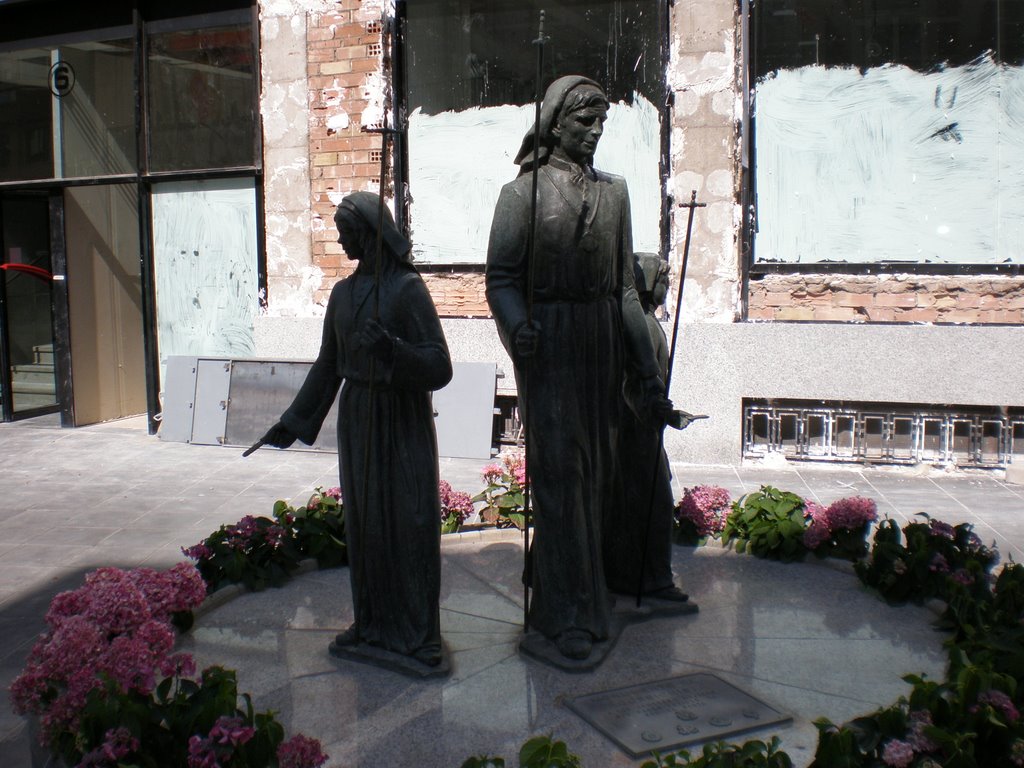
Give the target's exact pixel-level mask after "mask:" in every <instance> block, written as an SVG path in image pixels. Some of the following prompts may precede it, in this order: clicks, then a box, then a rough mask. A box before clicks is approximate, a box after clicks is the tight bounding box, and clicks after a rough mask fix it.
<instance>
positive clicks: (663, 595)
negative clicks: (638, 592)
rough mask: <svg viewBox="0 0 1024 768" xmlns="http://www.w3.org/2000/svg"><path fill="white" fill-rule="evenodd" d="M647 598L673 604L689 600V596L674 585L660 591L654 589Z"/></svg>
mask: <svg viewBox="0 0 1024 768" xmlns="http://www.w3.org/2000/svg"><path fill="white" fill-rule="evenodd" d="M649 596H650V597H653V598H655V599H657V600H669V601H671V602H673V603H685V602H687V601H688V600H689V599H690V596H689V595H688V594H686V593H685V592H683V590H681V589H680V588H679V587H677V586H676V585H675V584H673V585H672V586H669V587H664V588H662V589H656V590H654V591H653V592H651V593H649Z"/></svg>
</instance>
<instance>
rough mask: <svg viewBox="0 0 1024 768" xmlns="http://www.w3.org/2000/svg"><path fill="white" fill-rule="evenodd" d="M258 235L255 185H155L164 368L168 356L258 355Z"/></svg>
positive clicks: (240, 181)
mask: <svg viewBox="0 0 1024 768" xmlns="http://www.w3.org/2000/svg"><path fill="white" fill-rule="evenodd" d="M256 234H257V233H256V188H255V184H254V182H253V180H252V179H222V180H206V181H185V182H169V183H166V184H160V185H158V186H156V187H154V189H153V257H154V264H155V267H154V270H155V273H156V308H157V311H156V315H157V343H158V345H159V349H160V359H161V370H162V369H163V361H165V360H166V359H167V357H168V356H169V355H209V356H214V357H251V356H252V355H253V354H254V353H255V351H256V346H255V342H254V340H253V320H254V318H255V317H256V314H257V311H258V308H259V307H258V303H259V302H258V295H259V285H258V275H257V252H256ZM161 379H162V377H161Z"/></svg>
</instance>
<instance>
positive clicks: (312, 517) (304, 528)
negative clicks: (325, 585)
mask: <svg viewBox="0 0 1024 768" xmlns="http://www.w3.org/2000/svg"><path fill="white" fill-rule="evenodd" d="M274 519H275V520H276V521H277V522H278V523H279V524H280V525H282V526H283V527H284V528H285V530H287V531H289V532H290V533H291V538H292V539H293V540H294V542H295V545H296V548H297V549H298V552H299V555H300V556H301V557H311V558H313V559H315V560H316V564H317V566H318V567H320V568H336V567H338V566H342V565H345V564H346V563H347V562H348V552H347V549H346V545H345V510H344V507H343V506H342V503H341V489H340V488H328V489H327V490H326V491H325V490H324V489H322V488H319V487H318V488H316V490H315V491H314V492H313V495H312V496H310V497H309V501H307V502H306V504H305V506H302V507H299V508H298V509H293V508H292V507H290V506H288V504H287V503H286V502H284V501H277V502H275V503H274Z"/></svg>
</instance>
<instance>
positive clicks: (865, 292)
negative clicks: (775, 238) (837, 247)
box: [747, 275, 1024, 324]
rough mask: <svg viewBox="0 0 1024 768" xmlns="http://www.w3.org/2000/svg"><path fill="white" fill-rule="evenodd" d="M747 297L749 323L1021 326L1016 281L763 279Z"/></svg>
mask: <svg viewBox="0 0 1024 768" xmlns="http://www.w3.org/2000/svg"><path fill="white" fill-rule="evenodd" d="M748 299H749V306H748V312H747V316H748V318H749V319H751V320H812V321H840V322H869V323H878V322H901V323H965V324H992V323H1022V322H1024V278H1021V277H999V276H978V277H966V276H951V277H943V276H934V277H933V276H907V275H766V276H764V277H763V278H761V279H758V280H753V279H752V280H751V281H750V290H749V294H748Z"/></svg>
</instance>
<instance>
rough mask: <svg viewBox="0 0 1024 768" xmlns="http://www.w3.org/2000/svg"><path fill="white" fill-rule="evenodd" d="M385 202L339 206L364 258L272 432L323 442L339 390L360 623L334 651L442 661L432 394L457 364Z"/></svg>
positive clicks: (361, 199) (340, 292) (340, 290)
mask: <svg viewBox="0 0 1024 768" xmlns="http://www.w3.org/2000/svg"><path fill="white" fill-rule="evenodd" d="M379 206H380V200H379V198H378V196H377V195H375V194H372V193H369V192H355V193H353V194H350V195H348V196H347V197H345V198H344V199H343V200H342V201H341V204H340V205H338V208H337V212H336V213H335V216H334V221H335V224H336V225H337V227H338V232H339V234H340V237H339V239H338V242H339V243H341V245H342V246H343V247H344V249H345V253H346V254H347V256H348V258H349V259H353V260H356V261H358V262H359V263H358V266H357V267H356V271H355V273H354V274H352V275H350V276H349V277H347V278H345V279H344V280H341V281H339V282H338V283H337V284H336V285H335V286H334V289H333V290H332V291H331V297H330V300H329V301H328V304H327V313H326V316H325V317H324V325H323V340H322V343H321V346H320V352H319V354H318V355H317V359H316V362H315V363H314V364H313V367H312V368H311V369H310V371H309V374H308V375H307V377H306V380H305V382H304V383H303V385H302V388H301V389H300V390H299V393H298V395H296V397H295V400H294V402H292V404H291V405H290V406H289V407H288V409H287V410H286V411H285V412H284V414H283V415H282V416H281V419H280V421H279V422H278V423H277V424H275V425H274V426H273V427H272V428H271V429H270V431H269V432H268V433H267V435H266V436H265V438H264V440H265V442H266V443H267V444H268V445H274V446H277V447H280V448H286V447H288V446H289V445H291V444H292V443H293V442H294V441H295V439H296V438H298V439H299V440H301V441H302V442H304V443H306V444H312V443H313V442H314V441H315V440H316V436H317V433H318V432H319V430H320V427H321V425H322V423H323V420H324V418H325V416H326V414H327V412H328V410H329V409H330V407H331V405H332V404H333V402H334V398H335V395H336V394H337V393H338V390H339V388H340V390H341V394H340V398H339V401H338V463H339V469H340V474H341V488H342V494H343V497H342V498H343V499H344V505H345V535H346V539H347V544H348V557H349V571H350V576H351V582H352V602H353V606H354V612H355V621H354V623H353V624H352V626H351V627H350V628H349V629H348V630H347V631H345V632H343V633H341V634H340V635H338V637H337V638H336V639H335V642H334V644H332V650H334V651H337V650H338V649H339V648H342V649H343V648H351V647H359V646H363V645H368V646H371V647H374V648H379V649H383V650H385V651H390V652H392V653H396V654H401V655H402V656H407V657H411V658H412V659H414V660H415V661H417V662H419V663H421V664H423V665H426V666H427V667H436V666H437V665H438V664H440V663H441V661H442V647H441V628H440V614H439V607H438V605H439V599H440V583H441V551H440V546H441V544H440V535H441V533H440V530H441V529H440V501H439V498H438V464H437V438H436V434H435V431H434V416H433V409H432V407H431V399H430V393H431V392H432V391H434V390H437V389H440V388H441V387H443V386H445V385H446V384H447V383H448V382H449V381H450V380H451V377H452V365H451V359H450V357H449V355H448V345H447V343H446V341H445V337H444V333H443V332H442V330H441V323H440V320H439V319H438V316H437V310H436V309H435V307H434V303H433V301H432V299H431V297H430V294H429V292H428V291H427V288H426V286H425V285H424V283H423V280H422V278H421V277H420V275H419V273H418V272H417V271H416V269H415V267H413V265H412V264H411V263H410V251H411V246H410V244H409V242H408V240H406V239H405V238H404V237H403V236H402V235H401V233H400V232H399V231H398V229H397V227H396V226H395V223H394V220H393V218H392V217H391V214H390V211H388V210H387V209H386V208H385V209H384V213H385V214H386V215H385V216H383V217H381V213H380V208H379ZM378 217H381V218H380V220H381V221H383V228H382V231H381V232H379V233H378V231H377V228H378V224H377V222H378V220H379V219H378ZM378 238H381V239H382V241H383V243H382V247H380V248H379V249H378V245H379V242H378ZM378 252H379V253H381V254H382V257H381V258H382V262H381V264H380V265H379V269H375V264H374V260H375V258H376V255H377V253H378ZM375 273H376V274H377V275H378V277H375ZM378 280H379V281H378Z"/></svg>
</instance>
